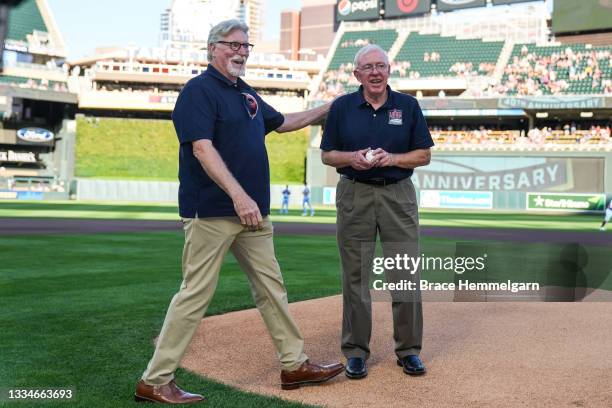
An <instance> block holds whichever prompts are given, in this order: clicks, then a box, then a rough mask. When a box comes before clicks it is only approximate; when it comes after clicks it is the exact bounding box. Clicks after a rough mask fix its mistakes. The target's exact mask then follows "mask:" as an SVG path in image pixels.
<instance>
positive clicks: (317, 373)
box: [281, 360, 344, 390]
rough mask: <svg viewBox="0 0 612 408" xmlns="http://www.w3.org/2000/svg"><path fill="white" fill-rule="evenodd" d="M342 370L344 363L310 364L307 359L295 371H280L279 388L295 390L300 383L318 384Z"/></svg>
mask: <svg viewBox="0 0 612 408" xmlns="http://www.w3.org/2000/svg"><path fill="white" fill-rule="evenodd" d="M342 371H344V364H341V363H334V364H329V365H318V364H311V363H310V362H309V361H308V360H306V361H305V362H304V364H302V365H301V366H300V368H298V369H297V370H295V371H285V370H283V371H281V388H282V389H283V390H295V389H297V388H300V387H301V386H302V385H308V384H318V383H322V382H325V381H327V380H329V379H332V378H334V377H335V376H337V375H338V374H340V373H341V372H342Z"/></svg>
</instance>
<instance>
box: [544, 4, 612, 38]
mask: <svg viewBox="0 0 612 408" xmlns="http://www.w3.org/2000/svg"><path fill="white" fill-rule="evenodd" d="M610 28H612V1H610V0H580V1H577V0H555V1H554V3H553V15H552V31H553V33H555V34H556V33H569V32H583V31H594V30H608V29H610Z"/></svg>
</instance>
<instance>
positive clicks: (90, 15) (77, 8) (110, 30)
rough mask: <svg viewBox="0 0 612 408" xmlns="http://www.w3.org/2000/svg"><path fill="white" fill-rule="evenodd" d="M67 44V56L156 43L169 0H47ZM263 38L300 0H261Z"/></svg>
mask: <svg viewBox="0 0 612 408" xmlns="http://www.w3.org/2000/svg"><path fill="white" fill-rule="evenodd" d="M47 2H48V4H49V6H50V7H51V11H52V12H53V16H54V17H55V21H56V22H57V25H58V27H59V30H60V31H61V33H62V36H63V37H64V41H65V42H66V45H67V47H68V58H69V59H72V58H79V57H82V56H85V55H90V54H92V53H93V50H94V48H96V47H100V46H123V45H127V44H130V43H132V44H136V45H138V46H142V47H154V46H157V42H158V41H157V40H158V35H159V16H160V14H161V12H162V11H163V10H164V9H166V8H168V7H169V6H170V4H171V3H172V1H171V0H104V1H92V0H85V1H83V0H47ZM263 2H264V3H266V4H265V5H264V7H265V8H264V10H265V11H266V15H265V22H266V23H265V26H264V33H263V36H264V40H270V39H274V38H278V37H279V30H280V12H281V10H283V9H299V8H300V0H263Z"/></svg>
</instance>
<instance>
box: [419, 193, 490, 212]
mask: <svg viewBox="0 0 612 408" xmlns="http://www.w3.org/2000/svg"><path fill="white" fill-rule="evenodd" d="M420 198H421V200H420V206H421V207H423V208H458V209H477V210H478V209H481V210H490V209H492V208H493V193H492V192H491V191H444V190H442V191H441V190H421V192H420Z"/></svg>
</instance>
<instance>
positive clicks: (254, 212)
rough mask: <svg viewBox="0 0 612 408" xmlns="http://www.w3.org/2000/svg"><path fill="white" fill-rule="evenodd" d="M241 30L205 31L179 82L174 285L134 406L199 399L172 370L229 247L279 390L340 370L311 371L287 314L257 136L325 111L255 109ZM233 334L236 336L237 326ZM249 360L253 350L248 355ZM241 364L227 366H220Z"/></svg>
mask: <svg viewBox="0 0 612 408" xmlns="http://www.w3.org/2000/svg"><path fill="white" fill-rule="evenodd" d="M248 30H249V29H248V27H247V26H246V25H245V24H244V23H243V22H241V21H238V20H227V21H223V22H221V23H219V24H218V25H216V26H214V27H212V28H211V29H210V34H209V37H208V59H209V65H208V68H207V69H206V71H205V72H204V73H203V74H201V75H198V76H196V77H195V78H192V79H191V80H189V81H188V82H187V84H186V85H185V87H184V88H183V90H182V91H181V93H180V95H179V97H178V100H177V102H176V106H175V108H174V111H173V112H172V120H173V122H174V127H175V129H176V133H177V136H178V139H179V142H180V147H179V180H180V184H179V214H180V216H181V219H182V222H183V229H184V231H185V246H184V249H183V257H182V261H183V265H182V266H183V282H182V284H181V286H180V289H179V291H178V293H177V294H176V295H175V296H174V297H173V299H172V301H171V303H170V306H169V308H168V312H167V314H166V318H165V320H164V324H163V327H162V329H161V333H160V335H159V338H158V340H157V343H156V347H155V352H154V354H153V357H152V358H151V360H150V361H149V364H148V366H147V368H146V370H145V372H144V373H143V375H142V377H141V380H140V381H139V382H138V385H137V386H136V392H135V399H136V400H137V401H149V402H162V403H176V404H183V403H193V402H199V401H202V400H203V399H204V397H202V396H201V395H198V394H191V393H188V392H185V391H183V390H181V389H180V388H179V387H177V385H176V384H175V382H174V372H175V371H176V369H177V367H178V365H179V363H180V361H181V358H182V357H183V355H184V353H185V351H186V350H187V346H188V345H189V342H190V341H191V338H192V337H193V335H194V333H195V331H196V328H197V326H198V324H200V321H201V319H202V317H203V315H204V314H205V312H206V309H207V307H208V305H209V304H210V301H211V300H212V297H213V295H214V292H215V288H216V285H217V280H218V278H219V271H220V269H221V265H222V263H223V259H224V257H225V254H226V253H227V251H229V250H231V251H232V253H233V254H234V257H235V258H236V260H237V261H238V263H239V264H240V266H241V268H242V270H243V271H244V272H245V273H246V275H247V278H248V280H249V284H250V286H251V292H252V294H253V298H254V301H255V305H256V306H257V308H258V309H259V312H260V313H261V316H262V318H263V320H264V322H265V324H266V327H267V329H268V332H269V333H270V336H271V338H272V342H273V344H274V346H275V348H276V351H277V357H278V359H279V360H280V363H281V365H282V369H281V375H280V380H281V387H282V388H283V389H295V388H299V387H301V386H302V385H307V384H319V383H322V382H325V381H327V380H329V379H331V378H333V377H335V376H336V375H338V374H339V373H341V372H342V371H343V370H344V366H343V365H342V364H340V363H336V364H330V365H317V364H314V363H312V362H310V361H309V359H308V357H307V356H306V354H304V340H303V337H302V335H301V333H300V331H299V329H298V327H297V325H296V324H295V322H294V320H293V318H292V317H291V315H290V314H289V310H288V304H287V291H286V289H285V285H284V283H283V277H282V275H281V271H280V268H279V266H278V262H277V260H276V258H275V255H274V243H273V235H272V223H271V222H270V219H269V217H268V215H269V214H270V168H269V165H268V155H267V152H266V146H265V144H264V138H265V135H266V134H267V133H269V132H271V131H273V130H276V131H277V132H280V133H284V132H290V131H293V130H296V129H300V128H303V127H304V126H307V125H309V124H311V123H313V122H316V121H319V120H321V119H322V118H323V117H324V116H325V115H326V113H327V112H328V110H329V105H323V106H320V107H318V108H315V109H311V110H308V111H305V112H296V113H291V114H286V115H283V114H281V113H279V112H278V111H276V110H275V109H274V108H272V107H271V106H270V105H268V104H267V103H266V102H264V101H263V99H261V97H260V96H259V95H258V94H257V93H256V92H255V91H254V90H253V88H251V87H250V86H249V85H248V84H247V83H246V82H244V81H243V80H242V79H240V78H239V77H240V76H243V75H244V73H245V66H246V62H247V59H248V57H249V52H250V51H251V49H252V47H253V45H252V44H249V37H248V34H247V33H248ZM236 330H237V331H236V333H237V334H239V328H237V329H236ZM247 340H248V339H247ZM245 347H248V341H246V342H245ZM259 357H260V356H258V355H257V354H256V351H255V350H253V356H252V358H254V359H255V358H259ZM249 363H250V362H249V361H228V365H241V364H249ZM238 371H239V369H238Z"/></svg>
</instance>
